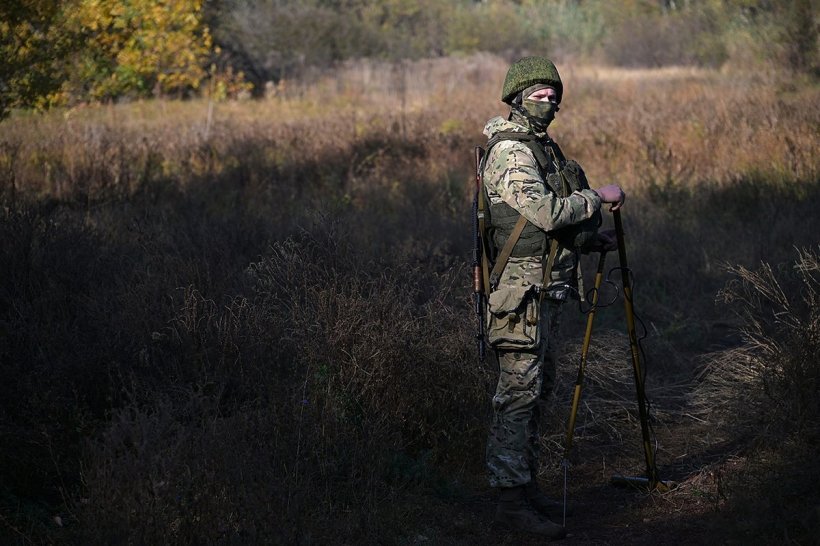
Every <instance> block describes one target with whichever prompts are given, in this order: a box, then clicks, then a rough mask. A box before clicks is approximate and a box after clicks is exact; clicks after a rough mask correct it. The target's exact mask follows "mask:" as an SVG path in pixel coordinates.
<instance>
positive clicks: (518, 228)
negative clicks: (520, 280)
mask: <svg viewBox="0 0 820 546" xmlns="http://www.w3.org/2000/svg"><path fill="white" fill-rule="evenodd" d="M527 222H529V220H527V219H526V218H524V215H523V214H522V215H521V216H520V217H519V218H518V221H517V222H516V223H515V227H513V230H512V233H510V237H509V238H508V239H507V241H506V242H505V243H504V247H503V248H502V249H501V252H499V253H498V257H497V258H496V259H495V265H493V270H492V272H491V273H490V282H491V283H492V286H495V285H497V284H498V279H499V278H501V272H502V271H504V268H505V267H506V266H507V260H509V259H510V254H512V251H513V247H515V243H517V242H518V239H519V237H521V232H522V231H524V226H526V225H527Z"/></svg>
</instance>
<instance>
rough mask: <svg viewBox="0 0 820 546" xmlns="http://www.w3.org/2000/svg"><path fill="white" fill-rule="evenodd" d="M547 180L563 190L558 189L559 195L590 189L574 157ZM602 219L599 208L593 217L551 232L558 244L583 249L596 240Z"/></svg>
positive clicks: (554, 188)
mask: <svg viewBox="0 0 820 546" xmlns="http://www.w3.org/2000/svg"><path fill="white" fill-rule="evenodd" d="M546 180H547V184H549V185H550V186H551V187H552V189H553V190H556V186H558V187H560V188H561V189H562V190H563V191H558V190H556V192H557V193H558V195H564V196H568V195H570V194H572V193H573V192H576V191H580V190H588V189H589V182H588V181H587V177H586V175H585V174H584V170H583V169H582V168H581V166H580V165H579V164H578V163H577V162H576V161H574V160H572V159H570V160H569V161H567V162H566V163H565V164H564V166H563V168H562V169H561V170H560V171H559V172H557V173H550V174H548V175H547V177H546ZM553 184H555V186H554V185H553ZM559 184H560V185H559ZM602 221H603V217H602V215H601V211H600V209H599V210H596V211H595V214H593V215H592V217H591V218H588V219H587V220H584V221H583V222H580V223H578V224H573V225H571V226H567V227H565V228H561V229H559V230H556V231H554V232H551V233H550V235H552V236H553V237H555V238H556V239H557V240H558V244H559V245H561V246H562V247H564V248H575V249H582V248H584V247H586V246H589V245H591V244H593V243H594V242H595V239H596V235H597V233H598V228H599V227H600V226H601V222H602Z"/></svg>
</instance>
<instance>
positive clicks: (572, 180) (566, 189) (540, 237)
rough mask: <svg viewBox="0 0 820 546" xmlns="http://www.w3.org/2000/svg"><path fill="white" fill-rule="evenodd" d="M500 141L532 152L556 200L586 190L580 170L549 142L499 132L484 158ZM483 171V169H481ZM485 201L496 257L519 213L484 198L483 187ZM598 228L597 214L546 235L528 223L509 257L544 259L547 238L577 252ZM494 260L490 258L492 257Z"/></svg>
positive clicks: (524, 134) (519, 134) (590, 239)
mask: <svg viewBox="0 0 820 546" xmlns="http://www.w3.org/2000/svg"><path fill="white" fill-rule="evenodd" d="M503 140H514V141H516V142H521V143H522V144H524V145H525V146H526V147H527V148H529V150H530V151H531V152H532V154H533V156H534V157H535V161H536V163H537V164H538V171H539V173H540V174H541V177H542V179H543V180H544V181H545V182H546V184H547V186H549V188H550V189H551V190H552V191H553V192H555V194H556V195H557V196H558V197H567V196H568V195H570V194H572V192H574V191H578V190H582V189H589V183H588V182H587V179H586V176H585V175H584V171H583V170H582V169H581V166H580V165H578V163H577V162H575V161H573V160H569V161H567V160H566V158H565V157H564V154H563V153H562V152H561V148H559V147H558V144H556V143H555V142H553V141H552V140H548V141H546V142H544V141H540V140H539V139H538V137H536V136H535V135H533V134H530V133H519V132H512V131H511V132H499V133H496V134H495V135H494V136H493V137H492V138H491V139H490V140H489V141H488V142H487V153H486V155H485V156H484V157H485V161H486V158H487V157H489V155H490V150H492V147H493V146H495V145H496V144H498V143H499V142H501V141H503ZM482 170H483V166H482ZM484 192H485V199H486V202H487V203H488V204H489V216H490V218H489V222H488V225H489V226H491V227H490V233H489V234H488V235H489V240H490V241H492V244H493V246H494V247H495V248H493V249H491V250H492V252H493V254H496V253H497V252H498V250H499V249H501V248H503V247H504V243H506V242H507V239H509V237H510V234H511V233H512V230H513V227H514V226H515V224H516V222H518V218H519V217H520V216H521V213H520V212H518V211H517V210H516V209H514V208H513V207H511V206H510V205H508V204H507V203H505V202H503V201H501V202H500V203H495V204H494V203H493V202H492V201H491V200H490V198H489V195H488V194H487V187H486V185H484ZM600 225H601V212H600V211H596V212H595V214H594V215H593V216H592V218H589V219H588V220H584V221H583V222H581V223H579V224H573V225H571V226H567V227H565V228H561V229H559V230H556V231H553V232H550V233H549V234H547V233H546V232H544V231H543V230H541V229H539V228H538V227H536V226H535V225H533V224H532V223H531V222H527V225H526V226H525V227H524V230H523V231H522V232H521V235H520V237H519V238H518V242H516V244H515V246H514V247H513V250H512V253H511V256H514V257H519V258H521V257H544V256H545V255H546V253H547V250H548V249H549V237H555V238H556V239H557V240H558V244H559V245H561V246H562V247H564V248H580V247H583V246H584V245H586V244H588V243H590V242H592V241H593V240H594V239H595V234H596V232H597V230H598V226H600ZM491 258H492V259H495V256H494V255H493V256H492V257H491Z"/></svg>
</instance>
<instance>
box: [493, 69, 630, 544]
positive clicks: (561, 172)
mask: <svg viewBox="0 0 820 546" xmlns="http://www.w3.org/2000/svg"><path fill="white" fill-rule="evenodd" d="M562 94H563V85H562V83H561V78H560V76H559V75H558V71H557V70H556V68H555V65H554V64H553V63H552V62H551V61H550V60H549V59H546V58H542V57H527V58H524V59H521V60H519V61H516V62H515V63H513V64H512V66H511V67H510V69H509V71H508V72H507V76H506V79H505V81H504V88H503V91H502V96H501V100H502V101H503V102H505V103H506V104H508V105H509V106H510V114H509V116H508V118H507V119H504V118H502V117H495V118H493V119H491V120H489V121H488V122H487V125H486V126H485V128H484V134H485V135H487V137H488V139H489V142H488V145H487V147H488V149H487V155H486V157H485V159H484V162H483V164H482V175H483V184H484V188H485V191H486V199H487V201H488V206H489V217H490V218H489V226H490V228H489V230H488V231H489V233H488V237H487V238H488V239H489V241H490V250H489V254H490V255H491V257H493V258H494V260H495V262H496V267H495V268H494V269H493V273H494V275H492V276H490V290H491V291H490V295H489V298H488V300H489V301H488V313H487V341H488V342H489V344H490V346H491V347H492V348H493V350H494V352H495V355H496V357H497V360H498V364H499V369H500V376H499V380H498V386H497V388H496V392H495V396H494V397H493V401H492V403H493V422H492V425H491V428H490V434H489V439H488V442H487V469H488V472H489V479H490V485H491V486H492V487H495V488H499V490H500V493H499V502H498V507H497V510H496V514H495V522H494V523H495V525H497V526H501V527H502V528H508V529H515V530H523V531H529V532H534V533H538V534H540V535H545V536H547V537H549V538H561V537H563V536H564V535H565V530H564V528H563V526H562V525H559V524H557V523H554V522H553V521H551V520H550V519H549V517H553V518H555V517H557V516H559V515H560V514H561V508H562V507H561V505H560V504H559V503H558V502H556V501H553V500H550V499H549V498H547V497H546V496H545V495H544V494H543V493H541V492H540V491H539V489H538V486H537V483H536V475H537V470H538V414H539V408H538V403H539V401H544V400H547V399H548V398H549V396H550V394H551V393H552V389H553V386H554V380H555V358H556V355H555V348H556V334H557V332H558V319H559V315H560V311H561V305H562V303H563V301H564V300H566V298H567V296H568V295H569V294H570V293H571V292H572V287H574V286H575V285H576V283H577V278H578V277H579V274H578V255H579V252H589V251H602V250H614V249H615V248H616V245H617V243H616V241H615V237H614V233H613V232H612V231H611V230H607V231H600V232H599V231H598V225H599V224H600V218H601V213H600V212H599V211H600V208H601V204H602V203H612V205H611V207H610V210H616V209H618V208H620V207H621V205H622V204H623V202H624V198H625V195H624V192H623V191H622V190H621V188H620V187H618V186H616V185H607V186H603V187H602V188H599V189H597V190H593V189H589V186H588V184H587V182H586V178H585V177H584V173H583V171H582V170H581V168H580V167H579V166H578V164H577V163H575V162H574V161H567V160H566V159H565V158H564V156H563V154H562V153H561V150H560V148H558V146H557V145H556V144H555V143H554V142H553V141H552V139H550V137H549V135H548V134H547V127H548V126H549V124H550V122H551V121H552V120H553V118H554V116H555V113H556V112H558V109H559V104H560V103H561V98H562ZM522 216H523V217H524V218H526V223H525V224H524V223H523V222H524V221H521V223H522V225H524V227H523V230H520V229H519V230H517V229H516V228H517V227H519V226H516V224H517V223H519V219H520V218H521V217H522ZM516 231H519V235H517V236H516V235H515V232H516ZM509 239H513V241H512V242H511V243H509V244H510V245H512V246H511V249H512V250H511V251H510V252H509V253H508V254H509V257H508V258H507V259H506V260H505V259H504V258H503V255H504V254H505V252H504V250H505V249H504V247H505V244H507V242H508V240H509ZM499 262H505V263H499ZM499 269H500V271H499ZM544 285H546V286H544Z"/></svg>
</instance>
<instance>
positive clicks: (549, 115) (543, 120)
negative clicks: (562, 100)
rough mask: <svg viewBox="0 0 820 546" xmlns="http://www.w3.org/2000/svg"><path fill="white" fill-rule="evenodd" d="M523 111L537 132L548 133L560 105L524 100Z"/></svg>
mask: <svg viewBox="0 0 820 546" xmlns="http://www.w3.org/2000/svg"><path fill="white" fill-rule="evenodd" d="M521 109H522V110H523V111H524V113H525V114H526V116H527V119H529V120H530V123H531V124H532V126H533V129H535V130H536V131H546V130H547V127H548V126H549V124H550V123H551V122H552V120H553V119H555V112H557V111H558V110H559V108H558V105H557V104H555V103H554V102H545V101H540V100H530V99H524V101H523V103H522V104H521Z"/></svg>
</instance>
